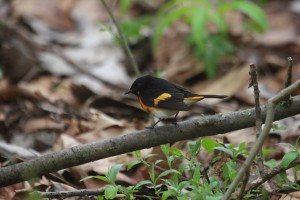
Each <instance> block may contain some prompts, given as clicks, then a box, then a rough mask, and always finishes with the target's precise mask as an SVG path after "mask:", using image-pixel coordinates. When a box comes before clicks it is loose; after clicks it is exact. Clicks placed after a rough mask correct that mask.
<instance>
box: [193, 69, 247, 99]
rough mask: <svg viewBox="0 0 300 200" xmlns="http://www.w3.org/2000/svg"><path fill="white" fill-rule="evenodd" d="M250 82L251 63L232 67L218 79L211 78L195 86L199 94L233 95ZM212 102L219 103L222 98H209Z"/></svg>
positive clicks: (194, 88)
mask: <svg viewBox="0 0 300 200" xmlns="http://www.w3.org/2000/svg"><path fill="white" fill-rule="evenodd" d="M248 83H249V65H244V66H242V67H238V68H235V69H232V70H231V71H230V72H228V73H227V74H225V75H224V76H223V77H222V78H219V79H218V80H209V81H206V82H204V83H203V84H198V85H195V86H194V87H193V91H194V92H196V93H197V94H222V95H228V96H233V95H235V94H236V93H237V92H238V91H239V90H240V89H241V88H242V87H243V86H245V85H247V84H248ZM207 101H208V102H209V103H210V104H214V103H218V102H220V101H222V100H220V99H207Z"/></svg>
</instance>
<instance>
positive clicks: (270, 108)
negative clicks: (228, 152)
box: [222, 80, 300, 200]
mask: <svg viewBox="0 0 300 200" xmlns="http://www.w3.org/2000/svg"><path fill="white" fill-rule="evenodd" d="M299 88H300V80H298V81H296V82H295V83H294V84H292V85H291V86H289V87H287V88H285V89H283V90H281V91H280V92H279V93H278V94H277V95H275V96H274V97H272V98H271V99H269V100H268V104H267V116H266V122H265V126H264V129H263V130H262V133H261V134H260V135H259V137H258V139H257V140H256V141H255V144H254V146H253V147H252V149H251V151H250V153H249V156H248V157H247V159H246V160H245V162H244V163H243V165H242V167H241V169H240V170H239V172H238V174H237V176H236V177H235V179H234V180H233V182H232V183H231V184H230V186H229V188H228V190H227V191H226V193H225V195H224V196H223V198H222V199H223V200H227V199H229V198H230V196H231V194H232V193H233V192H234V190H235V189H236V187H237V186H238V184H239V182H240V181H241V180H242V178H243V176H244V174H245V172H246V171H247V170H248V169H249V167H250V165H251V163H252V161H253V159H254V158H255V156H256V155H257V153H258V152H259V150H260V148H261V147H262V145H263V142H264V140H265V138H266V137H267V135H268V134H269V132H270V130H271V127H272V123H273V121H274V116H275V107H276V105H277V104H278V103H279V102H280V101H282V100H283V99H284V98H285V97H287V96H288V95H290V94H291V93H292V92H293V91H295V90H297V89H299Z"/></svg>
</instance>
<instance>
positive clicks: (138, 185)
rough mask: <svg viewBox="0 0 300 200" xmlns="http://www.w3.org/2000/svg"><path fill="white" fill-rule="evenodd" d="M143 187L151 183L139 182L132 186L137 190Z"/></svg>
mask: <svg viewBox="0 0 300 200" xmlns="http://www.w3.org/2000/svg"><path fill="white" fill-rule="evenodd" d="M143 185H152V182H151V181H149V180H144V181H140V182H138V183H137V184H136V185H135V186H134V188H139V187H141V186H143Z"/></svg>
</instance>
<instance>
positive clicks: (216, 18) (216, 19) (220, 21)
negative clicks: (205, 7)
mask: <svg viewBox="0 0 300 200" xmlns="http://www.w3.org/2000/svg"><path fill="white" fill-rule="evenodd" d="M209 18H210V19H211V20H212V22H213V23H214V24H215V25H216V26H217V28H218V29H219V31H220V32H221V33H222V34H226V33H227V29H228V28H227V24H226V22H225V18H224V16H223V15H221V14H220V13H219V12H213V13H210V14H209Z"/></svg>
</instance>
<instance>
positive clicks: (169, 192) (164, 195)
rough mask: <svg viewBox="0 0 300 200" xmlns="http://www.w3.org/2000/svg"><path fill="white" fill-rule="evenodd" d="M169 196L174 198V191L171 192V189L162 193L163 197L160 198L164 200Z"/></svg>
mask: <svg viewBox="0 0 300 200" xmlns="http://www.w3.org/2000/svg"><path fill="white" fill-rule="evenodd" d="M171 196H174V197H175V196H176V191H174V190H172V189H168V190H167V191H164V192H163V195H162V197H161V199H162V200H166V199H168V198H169V197H171Z"/></svg>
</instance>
